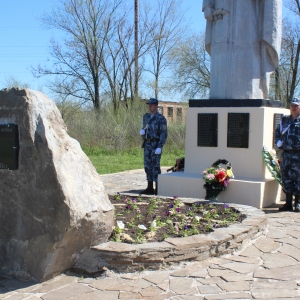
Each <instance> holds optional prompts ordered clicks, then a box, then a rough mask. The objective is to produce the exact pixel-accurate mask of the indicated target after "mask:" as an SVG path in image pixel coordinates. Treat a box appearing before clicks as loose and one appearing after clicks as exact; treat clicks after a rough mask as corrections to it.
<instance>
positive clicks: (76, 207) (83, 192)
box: [0, 89, 113, 280]
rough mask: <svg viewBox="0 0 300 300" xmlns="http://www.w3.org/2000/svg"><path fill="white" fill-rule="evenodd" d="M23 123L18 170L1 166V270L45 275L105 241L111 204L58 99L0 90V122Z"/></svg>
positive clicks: (51, 274)
mask: <svg viewBox="0 0 300 300" xmlns="http://www.w3.org/2000/svg"><path fill="white" fill-rule="evenodd" d="M1 123H2V124H3V123H14V124H17V125H18V128H19V132H18V133H19V144H20V149H19V168H18V170H14V171H10V170H0V197H1V216H0V227H1V228H2V229H1V231H0V252H1V256H0V267H1V270H0V272H1V273H2V274H11V275H15V276H16V277H17V278H23V279H28V278H30V277H31V278H34V279H36V280H45V279H49V278H51V277H54V276H56V275H58V274H60V273H62V272H64V271H66V270H67V269H69V268H70V267H72V266H73V265H74V263H75V262H76V260H77V258H78V256H79V254H80V253H81V251H82V250H83V249H85V248H86V247H89V246H90V245H96V244H99V243H102V242H104V241H106V240H107V238H108V236H109V234H110V233H111V230H112V225H113V207H112V205H111V204H110V201H109V199H108V197H107V194H106V192H105V188H104V185H103V183H102V181H101V179H100V176H99V174H97V172H96V170H95V168H94V166H93V165H92V163H91V162H90V160H89V159H88V157H87V156H86V155H85V154H84V152H83V151H82V149H81V147H80V145H79V143H78V142H77V141H76V140H74V139H72V138H71V137H70V136H69V135H68V134H67V128H66V126H65V124H64V122H63V120H62V118H61V115H60V113H59V110H58V109H57V107H56V106H55V104H54V103H53V102H52V101H51V100H50V99H49V98H47V97H46V96H45V95H44V94H42V93H40V92H35V91H31V90H20V89H11V90H7V89H5V90H2V91H0V124H1Z"/></svg>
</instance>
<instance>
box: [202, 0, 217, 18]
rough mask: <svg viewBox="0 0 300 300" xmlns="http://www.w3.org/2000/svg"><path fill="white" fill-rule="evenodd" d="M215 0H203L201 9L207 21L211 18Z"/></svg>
mask: <svg viewBox="0 0 300 300" xmlns="http://www.w3.org/2000/svg"><path fill="white" fill-rule="evenodd" d="M214 4H215V1H214V0H203V4H202V11H203V12H204V17H205V19H206V20H208V21H212V20H213V7H214Z"/></svg>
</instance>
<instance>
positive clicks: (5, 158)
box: [0, 124, 19, 170]
mask: <svg viewBox="0 0 300 300" xmlns="http://www.w3.org/2000/svg"><path fill="white" fill-rule="evenodd" d="M18 156H19V137H18V125H16V124H0V169H6V170H16V169H18Z"/></svg>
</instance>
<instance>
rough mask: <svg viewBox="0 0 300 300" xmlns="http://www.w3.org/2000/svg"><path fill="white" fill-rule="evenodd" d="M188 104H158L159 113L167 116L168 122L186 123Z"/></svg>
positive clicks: (162, 102) (163, 102) (164, 102)
mask: <svg viewBox="0 0 300 300" xmlns="http://www.w3.org/2000/svg"><path fill="white" fill-rule="evenodd" d="M186 108H187V103H183V102H169V101H161V100H159V102H158V111H159V112H160V113H161V114H162V115H164V116H165V118H166V119H167V121H168V122H172V121H174V122H176V121H183V122H184V121H185V116H186Z"/></svg>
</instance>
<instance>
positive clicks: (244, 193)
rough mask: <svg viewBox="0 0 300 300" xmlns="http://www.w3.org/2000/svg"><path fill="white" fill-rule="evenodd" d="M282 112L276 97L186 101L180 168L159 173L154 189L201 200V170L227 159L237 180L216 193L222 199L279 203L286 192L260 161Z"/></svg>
mask: <svg viewBox="0 0 300 300" xmlns="http://www.w3.org/2000/svg"><path fill="white" fill-rule="evenodd" d="M216 105H219V107H216ZM282 114H289V110H287V109H285V108H284V106H283V103H281V102H280V101H270V100H262V99H257V100H190V103H189V108H188V109H187V115H186V120H187V121H186V145H185V169H184V172H177V173H176V172H175V173H169V174H164V175H159V178H158V180H159V189H158V193H159V194H160V195H163V196H179V197H188V198H204V197H205V194H206V191H205V189H204V188H203V184H204V183H205V182H204V181H203V179H202V176H201V173H202V171H203V170H205V169H206V168H208V167H210V166H211V165H212V164H213V163H214V162H215V161H216V160H218V159H226V160H227V161H229V162H230V163H231V164H232V170H233V173H234V175H235V178H234V179H231V181H230V183H229V186H228V188H227V189H226V190H225V191H223V192H221V193H220V195H219V196H218V199H219V200H220V201H223V202H228V203H237V204H245V205H251V206H254V207H257V208H262V207H266V206H269V205H271V204H272V203H276V202H279V201H280V200H281V199H283V198H285V195H284V194H283V193H282V192H281V186H279V185H278V183H277V182H276V181H275V180H274V179H273V178H272V176H271V174H270V172H269V171H268V170H267V168H266V166H265V164H264V162H263V158H262V148H263V146H267V147H268V148H269V149H272V148H273V143H274V130H275V127H276V126H277V124H278V122H279V121H280V117H281V115H282Z"/></svg>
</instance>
